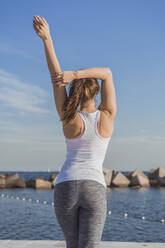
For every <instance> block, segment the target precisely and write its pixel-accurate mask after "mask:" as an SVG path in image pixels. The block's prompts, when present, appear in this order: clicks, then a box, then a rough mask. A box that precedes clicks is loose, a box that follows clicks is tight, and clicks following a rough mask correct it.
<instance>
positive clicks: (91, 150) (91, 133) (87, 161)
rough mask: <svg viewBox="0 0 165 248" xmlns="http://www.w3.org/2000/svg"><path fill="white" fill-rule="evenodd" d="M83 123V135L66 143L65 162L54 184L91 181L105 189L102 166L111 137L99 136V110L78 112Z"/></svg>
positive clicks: (67, 140)
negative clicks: (98, 183)
mask: <svg viewBox="0 0 165 248" xmlns="http://www.w3.org/2000/svg"><path fill="white" fill-rule="evenodd" d="M79 114H80V116H81V118H82V121H83V122H84V127H85V130H84V133H83V134H81V135H80V136H79V137H76V138H73V139H68V138H66V137H65V141H66V148H67V154H66V160H65V162H64V164H63V166H62V169H61V171H60V173H59V175H58V177H57V179H56V181H55V183H54V185H56V184H57V183H60V182H64V181H69V180H82V179H83V180H84V179H91V180H95V181H97V182H100V183H101V184H103V185H104V186H105V187H106V183H105V179H104V174H103V170H102V165H103V162H104V158H105V154H106V151H107V147H108V144H109V141H110V139H111V137H109V138H103V137H102V136H100V135H99V133H98V129H97V122H98V120H99V117H100V110H97V111H96V112H93V113H86V112H82V111H79Z"/></svg>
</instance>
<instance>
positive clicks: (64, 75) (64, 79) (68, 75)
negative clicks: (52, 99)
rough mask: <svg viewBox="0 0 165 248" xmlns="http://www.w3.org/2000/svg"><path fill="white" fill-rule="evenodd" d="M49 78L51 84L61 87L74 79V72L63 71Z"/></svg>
mask: <svg viewBox="0 0 165 248" xmlns="http://www.w3.org/2000/svg"><path fill="white" fill-rule="evenodd" d="M51 78H52V83H53V84H56V86H57V87H62V86H65V85H67V84H69V83H70V82H71V81H73V80H74V79H75V73H74V71H63V72H59V73H55V74H54V75H52V76H51Z"/></svg>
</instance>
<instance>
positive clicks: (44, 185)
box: [26, 178, 53, 189]
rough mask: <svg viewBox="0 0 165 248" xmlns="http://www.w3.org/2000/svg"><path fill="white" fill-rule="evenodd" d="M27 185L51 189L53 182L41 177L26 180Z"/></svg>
mask: <svg viewBox="0 0 165 248" xmlns="http://www.w3.org/2000/svg"><path fill="white" fill-rule="evenodd" d="M26 186H27V187H30V188H35V189H51V188H52V187H53V184H52V182H49V181H46V180H44V179H41V178H36V179H30V180H29V181H27V182H26Z"/></svg>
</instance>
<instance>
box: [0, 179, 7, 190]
mask: <svg viewBox="0 0 165 248" xmlns="http://www.w3.org/2000/svg"><path fill="white" fill-rule="evenodd" d="M5 188H6V179H5V178H0V189H5Z"/></svg>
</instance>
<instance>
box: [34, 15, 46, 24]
mask: <svg viewBox="0 0 165 248" xmlns="http://www.w3.org/2000/svg"><path fill="white" fill-rule="evenodd" d="M34 20H35V21H36V22H37V23H38V24H40V25H44V21H43V20H42V18H41V17H40V16H34Z"/></svg>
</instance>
